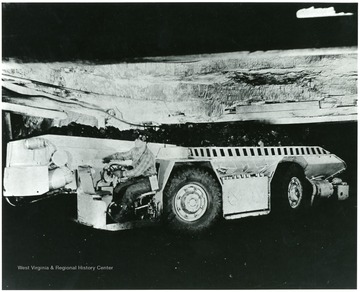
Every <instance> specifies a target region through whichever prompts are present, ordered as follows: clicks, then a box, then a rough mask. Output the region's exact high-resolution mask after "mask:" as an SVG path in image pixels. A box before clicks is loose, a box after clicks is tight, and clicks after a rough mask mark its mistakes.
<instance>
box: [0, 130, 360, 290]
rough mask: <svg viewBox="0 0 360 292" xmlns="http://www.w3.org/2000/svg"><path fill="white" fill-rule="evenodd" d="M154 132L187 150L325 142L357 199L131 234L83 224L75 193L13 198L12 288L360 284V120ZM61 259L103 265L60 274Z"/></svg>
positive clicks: (6, 219)
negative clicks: (191, 229)
mask: <svg viewBox="0 0 360 292" xmlns="http://www.w3.org/2000/svg"><path fill="white" fill-rule="evenodd" d="M42 133H45V132H41V133H40V134H42ZM47 133H53V134H61V135H77V136H88V137H99V138H111V139H126V140H130V139H131V138H132V136H131V135H132V131H125V132H120V131H118V130H116V129H113V128H111V129H106V130H98V129H95V128H91V127H85V126H80V125H70V126H68V127H64V128H58V129H56V128H53V129H50V130H47ZM148 133H149V137H150V139H151V140H152V141H154V142H167V143H173V144H178V145H183V146H210V145H215V146H242V145H246V146H257V145H258V143H259V140H260V139H259V138H261V139H262V141H263V143H264V145H265V146H270V145H278V144H279V142H280V144H281V145H283V146H285V145H318V146H322V147H324V148H325V149H327V150H329V151H331V152H333V153H335V154H336V155H337V156H339V157H340V158H342V159H343V160H344V161H345V162H346V163H347V165H348V169H347V171H346V172H345V173H344V175H343V176H342V178H343V179H344V180H346V181H347V182H348V183H349V185H350V198H349V200H347V201H344V202H338V201H327V202H324V204H322V205H320V206H317V208H315V209H313V210H311V211H310V212H309V213H307V214H303V215H301V216H292V217H286V218H285V217H283V216H281V215H277V216H275V215H271V214H270V215H267V216H261V217H249V218H244V219H239V220H232V221H225V220H223V221H221V222H219V224H218V225H216V226H215V227H214V228H213V229H211V230H210V231H209V232H208V233H207V234H204V235H203V236H184V235H178V234H174V233H169V232H168V231H167V230H166V229H165V228H163V226H161V225H160V226H156V227H149V228H141V229H134V230H127V231H121V232H105V231H100V230H95V229H92V228H90V227H86V226H82V225H78V224H76V223H75V222H72V221H71V220H70V218H72V217H74V216H75V214H76V198H75V196H73V195H60V196H58V197H55V198H52V199H49V200H45V201H41V202H38V203H34V204H31V205H28V206H23V207H20V208H14V207H11V206H9V205H8V204H7V203H6V201H5V200H3V206H2V211H3V213H2V223H3V225H2V232H3V233H2V235H3V239H2V251H3V256H2V282H3V287H2V288H3V289H298V288H313V289H332V288H338V289H341V288H356V285H357V282H356V275H357V273H356V271H357V265H356V255H357V239H356V237H357V221H356V218H357V193H356V186H357V123H333V124H314V125H287V126H274V125H265V124H259V123H255V124H254V123H234V124H206V125H195V124H193V125H190V124H187V125H176V126H164V127H162V128H160V129H148ZM35 134H39V133H33V135H35ZM244 135H246V136H247V138H243V137H244ZM29 136H31V135H29ZM4 148H5V147H4ZM3 151H4V150H3ZM3 157H4V153H3ZM20 179H21V178H19V183H21V181H20ZM56 265H57V266H59V267H66V266H93V267H95V269H96V270H95V271H90V270H79V269H78V270H77V271H72V270H50V267H51V266H54V267H55V266H56ZM19 266H24V267H29V270H22V269H20V268H19ZM98 266H99V267H106V266H110V267H112V269H111V270H105V269H103V270H100V269H97V267H98ZM33 267H34V268H35V267H49V270H44V269H43V270H40V271H39V270H36V268H35V269H34V270H33V269H32V268H33Z"/></svg>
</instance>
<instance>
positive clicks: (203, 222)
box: [163, 167, 222, 234]
mask: <svg viewBox="0 0 360 292" xmlns="http://www.w3.org/2000/svg"><path fill="white" fill-rule="evenodd" d="M190 183H196V184H197V185H199V186H201V188H202V189H203V190H204V191H205V193H206V196H207V200H208V204H207V208H206V211H205V213H204V214H203V215H202V216H201V217H200V218H199V219H197V220H195V221H191V222H190V221H185V220H183V219H182V218H180V217H179V215H178V214H177V212H176V211H175V210H174V208H175V197H176V194H177V192H178V191H179V190H180V189H181V188H182V187H183V186H185V185H186V184H190ZM221 213H222V200H221V188H220V185H219V183H218V182H217V181H216V179H215V178H214V177H213V176H212V175H211V174H210V173H209V172H207V171H206V170H203V169H199V168H192V167H191V168H190V167H189V168H181V169H179V170H178V171H176V173H175V174H174V175H173V176H172V178H171V179H170V180H169V182H168V183H167V185H166V187H165V190H164V217H163V219H164V221H165V224H166V225H167V227H168V228H169V229H171V230H175V231H183V232H186V233H195V234H196V233H202V232H204V231H205V230H208V229H209V228H210V227H211V226H212V225H213V224H215V223H216V222H217V221H218V220H219V218H220V215H221Z"/></svg>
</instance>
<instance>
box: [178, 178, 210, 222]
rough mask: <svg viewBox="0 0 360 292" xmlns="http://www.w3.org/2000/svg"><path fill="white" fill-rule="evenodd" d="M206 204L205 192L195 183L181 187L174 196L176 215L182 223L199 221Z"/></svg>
mask: <svg viewBox="0 0 360 292" xmlns="http://www.w3.org/2000/svg"><path fill="white" fill-rule="evenodd" d="M207 204H208V198H207V194H206V192H205V190H204V189H203V187H202V186H200V185H198V184H195V183H191V184H187V185H185V186H183V187H182V188H181V189H180V190H179V191H178V192H177V194H176V196H175V211H176V214H177V215H178V216H179V217H180V218H181V219H182V220H184V221H189V222H191V221H195V220H198V219H200V218H201V217H202V216H203V215H204V213H205V211H206V208H207Z"/></svg>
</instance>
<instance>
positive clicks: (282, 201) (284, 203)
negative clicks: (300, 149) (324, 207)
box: [271, 164, 312, 215]
mask: <svg viewBox="0 0 360 292" xmlns="http://www.w3.org/2000/svg"><path fill="white" fill-rule="evenodd" d="M293 177H296V178H298V180H299V181H300V184H301V186H302V198H301V201H300V204H299V205H298V206H297V207H296V208H292V207H291V206H290V203H289V201H288V186H289V183H290V181H291V179H292V178H293ZM311 195H312V187H311V184H310V182H309V181H308V180H307V179H306V177H305V174H304V170H303V169H302V168H301V166H299V165H297V164H290V165H289V166H288V167H286V168H284V169H282V170H281V171H280V172H279V173H278V174H277V175H276V177H274V179H273V181H272V188H271V197H272V198H271V212H272V213H273V214H275V215H276V214H282V215H283V214H284V213H285V214H288V215H289V214H291V215H294V214H299V213H303V212H305V211H307V210H308V209H309V208H310V207H311Z"/></svg>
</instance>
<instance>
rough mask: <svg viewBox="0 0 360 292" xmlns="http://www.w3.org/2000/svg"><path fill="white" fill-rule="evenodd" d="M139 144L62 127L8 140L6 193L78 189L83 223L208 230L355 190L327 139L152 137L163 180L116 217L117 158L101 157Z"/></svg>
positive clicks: (11, 196)
mask: <svg viewBox="0 0 360 292" xmlns="http://www.w3.org/2000/svg"><path fill="white" fill-rule="evenodd" d="M133 145H134V144H133V142H132V141H121V140H110V139H96V138H84V137H72V136H56V135H43V136H39V137H34V138H29V139H24V140H18V141H12V142H9V143H8V144H7V157H6V167H5V169H4V181H3V186H4V196H5V198H6V200H7V201H8V202H9V203H10V204H12V205H17V204H23V203H24V202H34V201H36V200H38V199H42V198H44V197H49V196H51V195H54V194H57V193H64V192H70V193H76V196H77V218H75V220H76V221H77V222H79V223H81V224H85V225H88V226H92V227H94V228H98V229H104V230H122V229H128V228H132V227H136V226H137V225H139V226H140V225H141V224H145V222H152V223H155V222H163V223H165V224H166V225H167V226H168V227H169V228H171V229H175V230H186V231H188V232H199V231H203V230H206V229H208V228H209V227H210V226H211V225H212V224H213V223H215V222H216V221H217V220H218V219H220V218H221V217H223V218H225V219H236V218H242V217H247V216H257V215H266V214H269V213H270V212H275V211H276V212H277V211H279V212H288V213H291V212H293V213H294V212H300V211H302V210H305V209H307V208H310V207H311V206H313V205H314V204H315V202H319V201H321V199H326V198H330V197H334V196H335V197H336V198H337V199H338V200H345V199H347V198H348V196H349V186H348V185H347V184H346V183H345V182H343V181H342V180H341V179H340V178H338V175H339V174H340V173H342V172H343V171H344V170H345V169H346V164H345V162H344V161H342V160H341V159H340V158H338V157H337V156H336V155H334V154H331V153H329V152H328V151H326V150H325V149H323V148H321V147H315V146H311V147H305V146H302V147H189V148H186V147H178V146H175V145H169V144H157V143H148V147H149V149H150V150H151V151H152V152H153V153H154V155H155V156H156V168H157V181H153V182H152V187H153V190H152V191H151V192H149V193H146V194H143V195H141V196H140V197H139V198H138V199H137V200H136V202H135V203H134V215H135V217H134V219H133V220H131V221H129V222H125V223H117V222H115V221H114V220H112V217H111V214H109V207H110V206H111V204H112V198H113V189H114V186H115V185H116V183H115V182H114V176H112V174H111V171H109V169H111V167H114V165H116V162H115V164H114V163H113V164H112V165H111V167H110V168H109V165H107V166H106V165H104V164H103V162H102V158H103V157H105V156H107V155H109V154H112V153H114V152H121V151H127V150H129V149H130V148H132V147H133ZM104 169H106V170H107V171H104ZM104 173H105V174H106V175H104ZM141 222H142V223H141Z"/></svg>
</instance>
